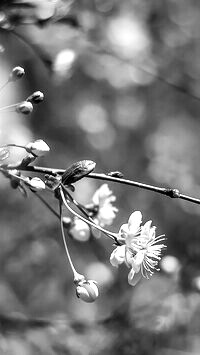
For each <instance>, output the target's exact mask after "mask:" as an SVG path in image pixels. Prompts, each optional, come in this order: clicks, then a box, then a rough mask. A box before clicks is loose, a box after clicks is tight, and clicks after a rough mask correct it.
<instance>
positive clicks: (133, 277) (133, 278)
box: [128, 269, 142, 286]
mask: <svg viewBox="0 0 200 355" xmlns="http://www.w3.org/2000/svg"><path fill="white" fill-rule="evenodd" d="M141 277H142V274H141V272H135V271H134V270H133V269H131V271H130V272H129V274H128V283H129V285H131V286H135V285H136V284H137V283H138V281H140V279H141Z"/></svg>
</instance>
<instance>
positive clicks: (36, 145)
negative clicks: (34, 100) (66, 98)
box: [26, 102, 50, 157]
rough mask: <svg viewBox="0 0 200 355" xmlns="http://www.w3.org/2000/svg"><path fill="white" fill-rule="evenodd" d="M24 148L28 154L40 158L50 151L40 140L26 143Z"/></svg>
mask: <svg viewBox="0 0 200 355" xmlns="http://www.w3.org/2000/svg"><path fill="white" fill-rule="evenodd" d="M27 103H28V102H27ZM30 104H31V103H30ZM26 148H27V150H28V151H29V152H30V153H33V154H35V155H37V156H38V157H41V156H42V155H45V154H46V153H48V152H49V151H50V148H49V146H48V144H47V143H45V142H44V141H43V140H42V139H37V140H36V141H35V142H30V143H28V144H27V145H26Z"/></svg>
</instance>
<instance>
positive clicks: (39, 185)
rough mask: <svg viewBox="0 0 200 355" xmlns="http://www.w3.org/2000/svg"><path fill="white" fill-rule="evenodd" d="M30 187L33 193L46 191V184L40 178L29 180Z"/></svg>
mask: <svg viewBox="0 0 200 355" xmlns="http://www.w3.org/2000/svg"><path fill="white" fill-rule="evenodd" d="M28 185H29V186H30V187H31V189H32V190H33V191H37V190H45V183H44V181H42V180H41V179H40V178H38V177H34V178H32V179H30V180H29V182H28Z"/></svg>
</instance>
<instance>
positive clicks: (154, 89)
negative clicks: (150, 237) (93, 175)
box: [0, 0, 200, 355]
mask: <svg viewBox="0 0 200 355" xmlns="http://www.w3.org/2000/svg"><path fill="white" fill-rule="evenodd" d="M27 3H28V4H29V6H28V7H26V8H24V7H20V6H17V7H16V5H15V6H14V2H12V1H8V2H6V1H5V4H3V5H1V14H2V13H3V14H4V15H5V16H6V19H7V21H8V22H7V24H8V25H5V23H4V22H2V21H0V26H1V31H0V43H1V45H2V46H3V47H4V49H5V50H4V51H3V49H2V52H1V54H0V63H1V66H0V80H1V84H3V83H4V82H5V81H6V79H7V77H8V75H9V73H10V71H11V69H12V68H13V67H14V66H16V65H21V66H22V67H24V69H25V71H26V76H25V77H24V78H23V79H22V80H20V81H17V82H16V83H15V84H9V85H8V86H7V87H6V88H5V89H4V91H3V92H2V93H1V99H0V101H1V106H4V105H8V104H13V103H15V102H18V101H21V100H24V99H25V98H26V97H27V96H28V95H30V94H31V93H32V92H33V91H36V90H41V91H42V92H44V94H45V100H44V102H43V103H42V104H41V105H39V106H37V107H35V108H34V112H33V113H32V114H31V116H27V117H26V116H20V115H17V114H16V113H13V112H11V113H1V116H0V141H1V144H5V143H18V144H27V143H28V142H29V141H31V140H35V139H39V138H41V139H43V140H45V141H46V142H47V143H48V144H49V146H50V147H51V151H50V153H49V154H48V156H45V157H43V158H41V160H40V161H39V162H38V164H39V165H44V166H49V167H56V168H64V169H65V168H67V167H68V166H69V165H70V164H72V163H74V162H76V161H78V160H81V159H91V160H94V161H95V162H96V163H97V166H96V171H97V172H109V171H113V170H120V171H122V172H123V173H124V176H125V177H126V178H128V179H133V180H136V181H141V182H146V183H150V184H154V185H157V186H166V187H173V188H178V189H180V191H181V192H183V193H186V194H189V195H191V196H194V197H197V198H198V197H199V196H200V185H199V181H200V164H199V152H200V140H199V135H200V123H199V113H200V74H199V73H200V64H199V63H200V61H199V57H200V41H199V39H200V21H199V19H200V5H199V4H198V2H197V1H186V0H181V1H179V0H167V1H155V0H151V1H150V0H148V1H147V0H140V1H137V0H126V1H117V0H103V1H100V0H96V1H95V0H93V1H87V0H85V1H84V0H82V1H74V2H71V3H69V2H66V1H63V2H62V3H61V2H58V3H57V4H56V8H55V7H54V3H53V2H52V1H50V2H47V1H43V7H42V6H41V5H38V4H37V2H36V1H35V2H34V1H27ZM8 5H9V6H8ZM30 5H31V6H30ZM61 5H62V6H61ZM40 6H41V7H40ZM55 9H57V14H58V9H59V15H60V17H59V16H58V15H57V17H56V16H55V15H54V11H55ZM13 13H14V15H15V16H13ZM16 14H17V15H18V17H17V16H16ZM24 23H26V24H24ZM16 33H17V35H16ZM19 36H22V37H23V39H22V37H19ZM24 37H25V41H24ZM20 154H22V152H21V151H20V152H19V151H17V150H12V152H11V159H13V161H16V159H18V158H19V157H20ZM100 185H101V182H98V181H97V180H92V179H87V178H85V179H84V180H82V181H81V182H79V183H77V185H76V186H77V188H76V192H75V196H76V198H77V200H78V201H80V202H82V203H87V202H89V201H90V200H91V197H92V195H93V193H94V191H95V190H96V188H98V187H99V186H100ZM109 187H110V188H111V189H112V190H113V192H114V194H115V195H116V197H117V201H116V203H115V204H116V206H117V207H118V208H119V212H118V215H117V218H116V220H115V222H114V224H113V226H112V230H113V231H115V232H117V231H118V229H119V227H120V225H121V224H122V223H126V221H127V219H128V217H129V215H130V214H131V213H132V212H133V211H134V210H141V211H142V213H143V218H144V221H147V220H149V219H152V220H153V223H154V224H155V225H156V226H157V231H158V234H163V233H165V234H166V236H167V251H166V253H165V255H172V256H174V257H175V258H176V259H173V260H176V261H177V262H178V263H179V268H178V270H176V271H174V272H171V273H169V272H168V273H167V272H166V271H167V270H168V269H169V268H170V267H172V266H173V264H172V261H171V259H164V260H166V265H167V266H166V265H164V264H163V265H164V266H163V267H162V268H161V272H160V273H157V274H155V275H154V276H153V277H152V279H151V280H150V281H147V280H142V281H141V282H140V283H139V284H138V285H137V286H136V287H135V288H132V287H130V286H129V285H128V283H127V268H126V267H125V266H124V267H121V268H119V270H118V271H117V269H114V268H113V267H112V266H111V265H110V263H109V257H110V253H111V251H112V250H113V246H112V243H111V242H110V241H109V240H107V239H106V238H105V237H103V236H102V237H101V239H99V240H97V241H94V242H91V241H89V242H88V243H79V242H76V241H73V240H70V241H69V244H70V250H71V254H72V256H73V261H74V263H75V265H76V266H77V269H78V270H81V272H84V273H85V274H86V275H87V276H88V278H91V279H95V280H97V281H98V284H99V289H100V297H99V299H98V300H97V301H96V302H95V303H93V304H86V303H84V302H82V301H81V300H78V299H77V298H76V296H75V289H74V286H73V282H72V274H71V271H70V269H69V265H68V263H67V262H66V256H65V253H64V248H63V245H62V240H61V232H60V228H59V221H58V220H57V219H56V218H55V216H53V215H51V213H50V211H49V210H47V209H46V208H45V207H44V206H43V205H42V204H41V202H40V201H39V200H37V199H36V197H35V196H34V195H33V194H31V193H29V197H28V199H24V198H23V197H22V196H21V194H20V193H19V191H16V190H12V189H11V188H10V185H9V181H7V180H6V179H5V178H4V177H1V184H0V194H1V196H0V201H1V213H0V219H1V229H0V266H1V267H0V314H1V315H0V331H1V337H0V348H1V353H2V354H9V355H10V354H14V355H15V354H19V355H24V354H28V355H29V354H31V355H32V354H36V353H37V354H52V355H53V354H72V355H77V354H81V355H82V354H83V355H89V354H90V355H93V354H96V355H100V354H113V355H116V354H125V355H132V354H137V355H151V354H161V353H162V354H163V355H169V354H170V355H188V354H194V355H197V354H199V347H200V339H199V332H200V321H199V309H200V308H199V306H200V295H199V292H200V270H199V266H200V261H199V260H200V258H199V257H200V241H199V238H200V224H199V214H200V208H199V206H198V205H193V204H191V203H190V202H187V201H181V200H180V201H179V200H171V199H170V198H167V197H164V196H161V195H159V194H156V193H153V192H149V191H145V190H139V189H137V188H132V187H128V186H125V185H118V184H114V183H111V184H109ZM43 196H45V197H46V198H47V199H48V201H49V202H50V203H51V204H52V206H54V207H56V201H54V200H53V199H52V197H51V196H49V195H48V193H46V194H43ZM38 318H40V319H42V320H44V321H42V322H40V323H38V322H37V321H36V319H38ZM46 321H49V323H48V322H47V323H46Z"/></svg>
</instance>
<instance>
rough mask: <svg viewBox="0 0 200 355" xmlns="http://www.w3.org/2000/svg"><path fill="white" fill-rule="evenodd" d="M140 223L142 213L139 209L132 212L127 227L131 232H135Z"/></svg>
mask: <svg viewBox="0 0 200 355" xmlns="http://www.w3.org/2000/svg"><path fill="white" fill-rule="evenodd" d="M141 223H142V213H141V212H140V211H135V212H133V213H132V214H131V215H130V217H129V220H128V228H129V231H130V233H131V234H136V233H137V232H138V231H139V229H140V225H141Z"/></svg>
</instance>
